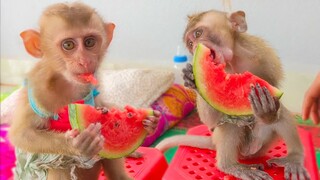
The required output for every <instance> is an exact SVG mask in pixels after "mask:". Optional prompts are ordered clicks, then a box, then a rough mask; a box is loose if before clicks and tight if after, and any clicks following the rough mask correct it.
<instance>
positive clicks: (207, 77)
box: [193, 44, 283, 115]
mask: <svg viewBox="0 0 320 180" xmlns="http://www.w3.org/2000/svg"><path fill="white" fill-rule="evenodd" d="M216 62H219V61H217V60H213V59H212V56H211V50H210V49H209V48H207V47H206V46H204V45H203V44H198V46H197V48H196V51H195V54H194V57H193V63H194V65H193V73H194V77H195V83H196V87H197V89H198V91H199V94H200V95H201V96H202V97H203V99H205V100H206V101H207V102H208V103H209V104H210V105H211V106H212V107H214V108H215V109H217V110H219V111H221V112H223V113H225V114H229V115H250V114H253V110H252V108H251V105H250V101H249V99H248V97H249V93H250V91H251V87H252V86H255V85H257V84H260V86H261V87H263V86H265V87H266V88H267V89H268V90H269V91H270V94H271V95H272V96H274V97H277V98H280V97H281V96H282V94H283V93H282V92H281V91H280V90H279V89H277V88H276V87H274V86H272V85H270V84H269V83H268V82H266V81H265V80H263V79H261V78H259V77H257V76H255V75H253V74H252V73H250V72H244V73H242V74H227V73H226V72H225V70H224V69H225V66H226V65H225V64H224V63H222V64H217V63H216Z"/></svg>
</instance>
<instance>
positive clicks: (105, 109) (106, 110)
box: [96, 107, 108, 114]
mask: <svg viewBox="0 0 320 180" xmlns="http://www.w3.org/2000/svg"><path fill="white" fill-rule="evenodd" d="M96 110H98V111H100V112H101V113H102V114H106V113H108V108H106V107H96Z"/></svg>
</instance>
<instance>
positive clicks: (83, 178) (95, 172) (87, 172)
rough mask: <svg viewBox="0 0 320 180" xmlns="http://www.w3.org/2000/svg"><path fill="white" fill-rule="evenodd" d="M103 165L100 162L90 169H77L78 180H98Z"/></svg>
mask: <svg viewBox="0 0 320 180" xmlns="http://www.w3.org/2000/svg"><path fill="white" fill-rule="evenodd" d="M101 165H102V163H101V161H98V162H96V163H95V164H94V165H93V167H92V168H90V169H84V168H77V169H76V176H77V178H78V180H87V179H92V180H94V179H98V178H99V175H100V172H101Z"/></svg>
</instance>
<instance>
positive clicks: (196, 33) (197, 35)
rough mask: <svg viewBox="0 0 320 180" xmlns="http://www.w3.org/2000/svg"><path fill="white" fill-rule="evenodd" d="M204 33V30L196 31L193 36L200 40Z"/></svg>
mask: <svg viewBox="0 0 320 180" xmlns="http://www.w3.org/2000/svg"><path fill="white" fill-rule="evenodd" d="M202 33H203V30H202V29H197V30H196V31H194V33H193V36H194V37H195V38H199V37H200V36H201V35H202Z"/></svg>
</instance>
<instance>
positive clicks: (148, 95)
mask: <svg viewBox="0 0 320 180" xmlns="http://www.w3.org/2000/svg"><path fill="white" fill-rule="evenodd" d="M99 79H100V80H99V81H100V86H99V87H98V90H99V91H100V96H102V98H103V102H104V103H105V104H106V105H107V106H108V107H110V106H113V107H117V108H123V107H124V106H126V105H131V106H133V107H136V108H148V107H150V105H151V104H152V103H153V102H154V101H155V100H157V99H158V98H159V97H160V96H161V95H162V94H163V93H164V92H166V91H167V90H168V89H169V88H170V87H171V85H172V84H173V81H174V74H173V72H171V71H166V70H153V69H152V70H151V69H124V70H119V71H111V72H108V71H107V70H105V71H101V72H100V73H99Z"/></svg>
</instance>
